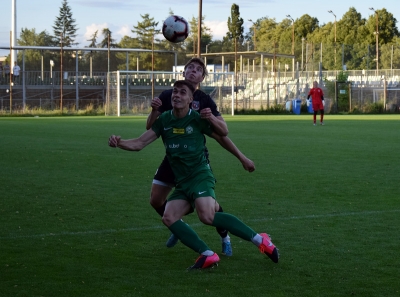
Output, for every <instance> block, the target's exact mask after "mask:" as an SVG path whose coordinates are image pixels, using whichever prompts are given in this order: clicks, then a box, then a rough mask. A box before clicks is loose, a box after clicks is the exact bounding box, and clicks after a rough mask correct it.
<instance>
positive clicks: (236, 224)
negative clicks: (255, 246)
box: [212, 212, 257, 241]
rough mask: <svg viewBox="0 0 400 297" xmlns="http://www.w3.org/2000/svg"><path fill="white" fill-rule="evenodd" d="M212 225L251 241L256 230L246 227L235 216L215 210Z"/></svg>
mask: <svg viewBox="0 0 400 297" xmlns="http://www.w3.org/2000/svg"><path fill="white" fill-rule="evenodd" d="M212 225H213V226H214V227H217V228H224V229H226V230H228V231H229V232H230V233H232V234H233V235H236V236H238V237H240V238H242V239H244V240H247V241H251V239H252V238H253V237H254V236H255V235H256V234H257V232H255V231H254V230H253V229H251V228H250V227H248V226H247V225H246V224H245V223H243V222H242V221H241V220H239V219H238V218H237V217H235V216H234V215H231V214H229V213H225V212H216V213H215V215H214V221H213V223H212Z"/></svg>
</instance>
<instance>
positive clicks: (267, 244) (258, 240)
mask: <svg viewBox="0 0 400 297" xmlns="http://www.w3.org/2000/svg"><path fill="white" fill-rule="evenodd" d="M212 225H213V226H215V227H219V228H226V229H227V230H228V231H229V232H230V233H232V234H233V235H236V236H238V237H240V238H242V239H244V240H247V241H251V242H252V243H254V244H255V245H256V246H257V247H258V248H259V250H260V251H261V252H262V253H264V254H266V255H267V256H268V257H269V258H270V259H271V260H272V261H273V262H274V263H278V260H279V253H278V249H277V248H276V247H275V245H274V244H273V243H272V241H271V238H270V237H269V236H268V235H267V234H266V233H261V234H259V233H257V232H255V231H254V230H253V229H251V228H250V227H248V226H247V225H246V224H244V223H243V222H242V221H241V220H239V219H238V218H237V217H235V216H233V215H231V214H227V213H219V212H217V213H215V215H214V220H213V222H212Z"/></svg>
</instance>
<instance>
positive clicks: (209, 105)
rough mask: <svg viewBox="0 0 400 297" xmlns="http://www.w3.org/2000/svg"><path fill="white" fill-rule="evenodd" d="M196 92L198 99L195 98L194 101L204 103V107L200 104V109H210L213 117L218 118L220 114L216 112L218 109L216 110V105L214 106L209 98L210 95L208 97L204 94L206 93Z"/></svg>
mask: <svg viewBox="0 0 400 297" xmlns="http://www.w3.org/2000/svg"><path fill="white" fill-rule="evenodd" d="M197 92H198V94H199V95H198V96H199V97H200V98H199V97H197V96H196V97H197V98H195V99H196V100H199V101H200V102H204V105H203V104H202V106H201V107H202V108H201V109H203V108H209V109H211V113H212V114H213V115H214V116H216V117H219V116H221V113H220V112H219V111H218V109H217V104H215V102H214V100H213V99H212V98H211V96H210V95H208V94H206V93H204V92H203V91H197ZM197 92H196V93H197Z"/></svg>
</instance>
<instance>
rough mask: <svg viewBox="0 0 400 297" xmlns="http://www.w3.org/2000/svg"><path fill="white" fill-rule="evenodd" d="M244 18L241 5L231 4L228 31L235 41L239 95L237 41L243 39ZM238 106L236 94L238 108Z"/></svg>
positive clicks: (230, 37)
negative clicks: (241, 14)
mask: <svg viewBox="0 0 400 297" xmlns="http://www.w3.org/2000/svg"><path fill="white" fill-rule="evenodd" d="M243 31H244V30H243V19H242V18H241V17H240V12H239V6H238V5H236V4H235V3H234V4H232V6H231V16H230V17H228V33H227V36H228V38H229V39H231V40H234V43H235V77H236V78H235V83H236V95H237V67H236V64H237V43H238V41H239V40H241V41H243ZM237 108H238V102H237V96H236V109H237Z"/></svg>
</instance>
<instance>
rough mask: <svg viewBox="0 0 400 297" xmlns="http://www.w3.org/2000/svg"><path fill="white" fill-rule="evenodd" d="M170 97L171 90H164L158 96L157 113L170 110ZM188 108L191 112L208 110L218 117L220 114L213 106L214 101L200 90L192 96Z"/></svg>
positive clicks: (215, 106) (214, 105)
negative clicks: (159, 101) (159, 103)
mask: <svg viewBox="0 0 400 297" xmlns="http://www.w3.org/2000/svg"><path fill="white" fill-rule="evenodd" d="M171 96H172V89H169V90H166V91H164V92H162V93H161V94H160V96H158V98H160V100H161V102H162V105H161V106H160V107H159V108H158V111H159V112H161V113H163V112H164V111H167V110H171V109H172V103H171ZM190 108H191V109H193V110H197V111H198V112H200V110H202V109H204V108H210V109H211V113H212V114H213V115H214V116H216V117H218V116H221V113H220V112H219V111H218V109H217V105H216V104H215V102H214V100H212V98H211V97H210V95H207V94H206V93H204V92H203V91H201V90H196V91H195V92H194V94H193V102H192V103H191V105H190Z"/></svg>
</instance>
